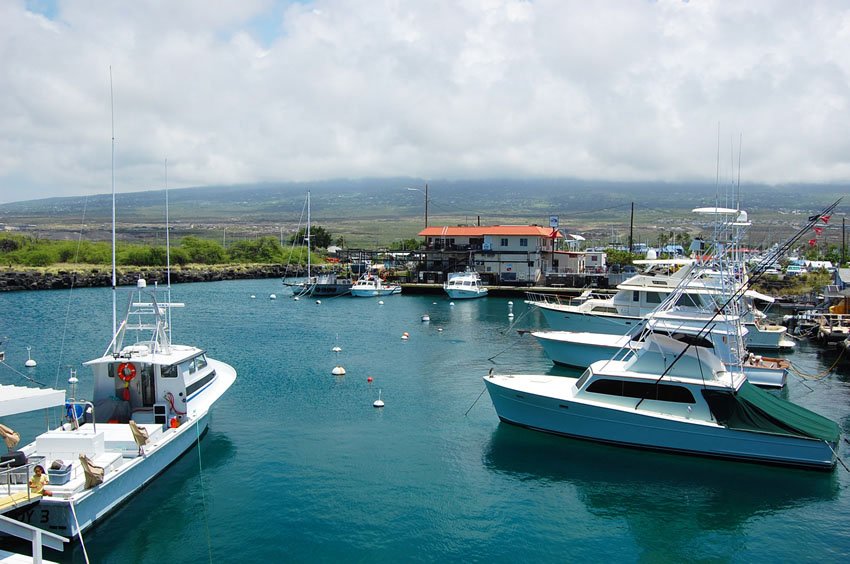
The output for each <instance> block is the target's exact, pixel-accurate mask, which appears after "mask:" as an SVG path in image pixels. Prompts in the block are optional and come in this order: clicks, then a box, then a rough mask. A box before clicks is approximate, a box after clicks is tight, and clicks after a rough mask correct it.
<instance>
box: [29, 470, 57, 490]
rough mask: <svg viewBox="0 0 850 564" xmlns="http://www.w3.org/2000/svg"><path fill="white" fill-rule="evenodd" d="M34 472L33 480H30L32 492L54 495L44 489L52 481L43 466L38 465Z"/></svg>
mask: <svg viewBox="0 0 850 564" xmlns="http://www.w3.org/2000/svg"><path fill="white" fill-rule="evenodd" d="M33 472H35V473H34V474H33V476H32V478H30V491H31V492H32V493H34V494H38V495H46V496H51V495H53V494H52V493H50V492H49V491H47V490H46V489H44V486H46V485H47V484H48V483H49V482H50V479H49V478H48V477H47V474H46V473H45V472H44V467H43V466H42V465H41V464H36V465H35V468H33Z"/></svg>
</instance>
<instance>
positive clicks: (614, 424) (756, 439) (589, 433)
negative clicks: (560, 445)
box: [484, 376, 834, 470]
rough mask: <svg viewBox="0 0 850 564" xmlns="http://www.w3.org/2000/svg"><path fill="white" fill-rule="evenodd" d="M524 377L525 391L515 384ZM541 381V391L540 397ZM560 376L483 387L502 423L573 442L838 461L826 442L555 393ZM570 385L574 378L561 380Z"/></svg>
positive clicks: (497, 380)
mask: <svg viewBox="0 0 850 564" xmlns="http://www.w3.org/2000/svg"><path fill="white" fill-rule="evenodd" d="M520 378H522V379H523V381H524V384H523V385H522V389H517V386H515V385H512V384H513V383H512V382H511V380H517V379H520ZM528 378H537V379H538V380H539V385H540V387H541V392H544V393H546V394H547V395H538V394H535V393H534V392H533V391H532V389H533V388H534V386H535V385H536V384H535V383H534V382H532V383H530V384H529V383H528ZM551 378H558V377H542V376H537V377H513V376H494V377H492V378H491V377H485V378H484V383H485V385H486V387H487V391H488V392H489V394H490V399H491V400H492V402H493V407H494V408H495V409H496V413H497V414H498V416H499V419H500V420H502V421H504V422H505V423H510V424H513V425H519V426H522V427H527V428H529V429H534V430H537V431H543V432H547V433H554V434H558V435H564V436H568V437H575V438H580V439H588V440H593V441H599V442H605V443H613V444H618V445H625V446H630V447H638V448H647V449H653V450H663V451H669V452H675V453H683V454H690V455H699V456H709V457H717V458H728V459H735V460H745V461H752V462H762V463H771V464H781V465H789V466H800V467H806V468H816V469H823V470H829V469H831V468H832V467H833V466H834V462H833V461H834V456H833V452H832V450H831V449H830V447H829V445H828V444H827V443H826V442H824V441H822V440H815V439H807V438H802V437H790V436H782V435H776V434H771V433H759V432H748V431H741V430H736V429H730V428H727V427H722V426H719V425H716V424H711V423H706V422H701V421H691V420H687V419H685V418H681V417H674V416H669V417H659V416H655V415H651V414H645V413H641V412H640V411H638V410H635V409H633V408H622V409H617V408H612V407H611V406H604V407H603V406H599V405H594V404H592V403H589V402H583V401H575V400H574V399H572V398H570V397H568V396H569V394H562V395H561V396H560V397H559V396H558V395H555V394H552V389H551V386H550V385H549V382H550V381H551ZM561 379H562V380H563V381H564V383H563V386H564V389H566V386H570V385H572V384H574V383H575V381H576V380H575V379H574V378H561Z"/></svg>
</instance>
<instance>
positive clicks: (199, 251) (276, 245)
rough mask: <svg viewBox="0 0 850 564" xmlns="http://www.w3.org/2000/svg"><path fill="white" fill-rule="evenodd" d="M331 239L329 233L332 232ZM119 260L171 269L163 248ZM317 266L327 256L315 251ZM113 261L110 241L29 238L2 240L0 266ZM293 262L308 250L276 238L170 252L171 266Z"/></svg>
mask: <svg viewBox="0 0 850 564" xmlns="http://www.w3.org/2000/svg"><path fill="white" fill-rule="evenodd" d="M328 238H330V234H328ZM115 260H116V262H117V263H118V264H119V265H125V266H130V265H132V266H166V264H167V251H166V248H165V246H162V245H137V244H129V243H118V245H117V248H116V252H115ZM310 260H311V262H313V263H314V264H321V263H322V262H324V257H323V256H321V255H319V254H316V253H313V254H312V256H311V257H310ZM111 262H112V250H111V246H110V244H109V243H105V242H92V241H51V240H49V239H38V238H35V237H30V236H24V235H2V236H0V264H7V265H9V266H10V267H11V266H50V265H53V264H61V263H73V264H94V265H108V264H110V263H111ZM231 263H239V264H292V265H303V264H306V263H307V250H306V249H305V248H304V247H303V246H297V247H293V248H284V247H281V245H280V242H279V241H278V240H277V239H276V238H275V237H260V238H258V239H255V240H243V241H238V242H236V243H234V244H232V245H230V246H228V248H227V249H225V248H224V247H222V246H221V245H220V244H219V243H217V242H216V241H210V240H208V239H201V238H199V237H194V236H189V237H184V238H183V239H182V240H181V241H180V242H179V244H178V245H177V246H174V247H172V249H171V264H174V265H186V264H205V265H213V264H231Z"/></svg>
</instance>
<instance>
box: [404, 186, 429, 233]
mask: <svg viewBox="0 0 850 564" xmlns="http://www.w3.org/2000/svg"><path fill="white" fill-rule="evenodd" d="M407 190H408V191H409V192H422V193H423V194H425V229H428V185H427V184H426V185H425V190H423V189H422V188H408V189H407Z"/></svg>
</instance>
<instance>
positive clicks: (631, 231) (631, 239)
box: [629, 202, 635, 253]
mask: <svg viewBox="0 0 850 564" xmlns="http://www.w3.org/2000/svg"><path fill="white" fill-rule="evenodd" d="M634 236H635V203H634V202H632V215H631V219H630V220H629V253H632V252H634V240H635V239H634Z"/></svg>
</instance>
